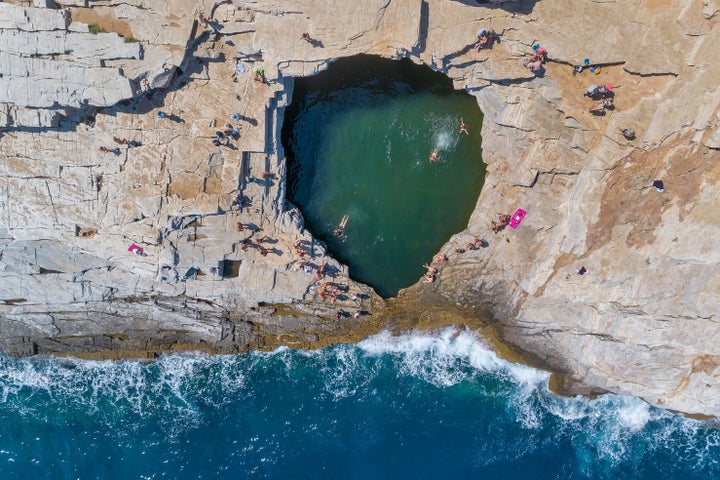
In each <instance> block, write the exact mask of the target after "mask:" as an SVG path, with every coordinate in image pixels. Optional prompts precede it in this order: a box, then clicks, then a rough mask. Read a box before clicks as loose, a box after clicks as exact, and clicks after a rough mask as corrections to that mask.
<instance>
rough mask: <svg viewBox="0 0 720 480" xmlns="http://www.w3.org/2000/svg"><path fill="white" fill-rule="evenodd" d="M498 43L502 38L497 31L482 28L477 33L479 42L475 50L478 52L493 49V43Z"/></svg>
mask: <svg viewBox="0 0 720 480" xmlns="http://www.w3.org/2000/svg"><path fill="white" fill-rule="evenodd" d="M496 41H497V42H499V41H500V36H499V35H498V34H497V33H496V32H495V30H492V29H490V30H488V29H487V28H481V29H480V30H478V32H477V42H475V48H476V49H477V50H478V52H479V51H480V50H482V49H484V48H492V46H493V43H495V42H496Z"/></svg>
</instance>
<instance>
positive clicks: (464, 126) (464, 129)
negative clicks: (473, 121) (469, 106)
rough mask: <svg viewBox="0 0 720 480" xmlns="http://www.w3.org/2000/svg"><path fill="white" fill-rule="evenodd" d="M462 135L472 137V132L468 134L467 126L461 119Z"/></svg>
mask: <svg viewBox="0 0 720 480" xmlns="http://www.w3.org/2000/svg"><path fill="white" fill-rule="evenodd" d="M460 133H464V134H465V135H470V132H468V129H467V125H466V124H465V122H464V121H463V119H462V118H461V119H460Z"/></svg>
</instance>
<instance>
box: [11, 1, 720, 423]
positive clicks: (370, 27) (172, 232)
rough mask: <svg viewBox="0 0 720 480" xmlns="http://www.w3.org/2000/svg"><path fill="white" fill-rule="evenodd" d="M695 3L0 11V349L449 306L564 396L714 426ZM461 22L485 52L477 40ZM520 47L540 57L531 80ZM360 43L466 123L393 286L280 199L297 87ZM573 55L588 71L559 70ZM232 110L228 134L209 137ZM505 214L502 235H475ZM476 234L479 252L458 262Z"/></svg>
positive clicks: (705, 17)
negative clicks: (470, 120)
mask: <svg viewBox="0 0 720 480" xmlns="http://www.w3.org/2000/svg"><path fill="white" fill-rule="evenodd" d="M25 3H27V2H25ZM716 3H717V2H710V1H706V2H704V3H701V2H699V1H698V2H690V3H686V2H681V1H679V0H650V1H648V2H632V1H630V0H618V1H615V2H590V3H585V4H582V5H579V4H577V2H570V1H568V0H558V1H553V2H534V1H527V2H488V3H483V4H478V3H476V2H470V1H451V0H432V1H418V0H382V1H380V0H377V1H376V0H371V1H369V2H345V1H342V2H340V1H338V2H319V1H315V0H305V1H290V2H273V1H263V2H257V3H255V2H253V3H250V2H247V3H246V2H232V1H226V2H216V3H205V2H201V3H199V4H198V3H196V2H191V1H189V0H174V1H170V2H154V1H148V2H144V3H139V2H138V3H137V4H136V5H135V6H133V5H132V4H130V3H127V2H124V3H120V2H113V1H108V2H91V1H89V2H85V1H74V2H73V1H57V2H55V3H52V2H47V4H46V3H45V2H35V4H34V6H30V5H27V4H23V2H13V4H11V3H8V2H5V3H0V19H2V20H0V40H1V41H2V43H3V45H4V47H3V49H2V52H0V74H1V75H0V124H2V125H5V126H6V127H10V128H9V129H6V130H5V131H4V133H3V135H2V137H1V138H0V168H1V170H0V218H1V220H0V301H1V303H0V317H1V318H0V348H3V349H4V350H5V351H7V352H9V353H11V354H22V355H30V354H35V353H56V354H74V355H85V356H88V355H98V356H104V357H113V358H117V357H121V356H145V355H152V354H155V353H159V352H162V351H168V350H181V349H188V348H193V349H204V350H207V351H209V352H228V351H242V350H246V349H250V348H269V347H272V346H274V345H278V344H287V345H291V346H303V347H306V346H322V345H327V344H329V343H331V342H333V341H339V340H354V339H358V338H361V337H362V336H363V335H365V334H367V333H370V332H374V331H377V330H378V329H380V328H383V327H385V326H390V327H392V326H393V325H400V326H403V327H407V326H413V325H415V326H421V327H425V326H432V325H437V324H438V322H453V323H458V322H461V323H465V324H467V325H469V326H470V327H472V328H481V329H482V331H483V332H486V333H488V334H489V336H490V337H492V338H496V339H500V340H501V341H502V342H504V343H505V344H509V345H512V346H515V347H519V348H520V349H522V350H523V351H524V352H527V355H526V357H525V358H526V359H527V360H528V361H534V362H537V363H538V364H539V365H542V366H544V367H547V368H550V369H552V370H554V371H555V372H557V373H558V375H557V377H556V380H557V381H556V385H557V387H558V389H560V390H562V391H564V392H568V393H590V392H602V391H613V392H618V393H626V394H632V395H637V396H640V397H642V398H644V399H646V400H647V401H648V402H650V403H652V404H655V405H659V406H663V407H666V408H670V409H674V410H679V411H683V412H689V413H702V414H707V415H714V416H717V415H718V414H720V408H718V406H717V405H716V404H715V403H714V402H713V399H714V397H715V395H716V393H717V392H718V389H719V388H720V385H719V384H718V375H720V347H718V346H717V345H718V343H717V342H716V341H715V339H716V337H718V335H720V326H719V320H720V318H719V317H718V308H717V306H716V305H717V301H716V298H718V297H719V296H720V277H719V276H718V274H717V270H718V253H716V252H718V251H720V250H719V249H718V248H717V241H716V240H715V238H716V237H717V235H716V233H717V230H718V229H719V228H720V225H719V222H718V220H717V219H716V218H715V216H714V215H713V213H714V212H715V210H716V207H717V203H718V202H717V200H716V198H717V197H718V193H720V192H718V189H719V188H720V187H718V182H717V180H718V178H720V172H719V171H718V170H717V167H716V165H715V162H716V161H717V160H718V152H717V149H718V148H720V134H719V133H718V129H717V123H718V119H719V118H720V107H719V105H720V92H718V85H717V79H718V78H720V71H718V70H720V62H719V61H718V60H719V59H718V58H715V57H717V56H718V55H720V54H718V53H717V50H716V49H714V48H713V46H714V45H715V40H717V39H718V33H717V30H718V29H717V22H718V20H717V13H718V5H717V4H716ZM57 6H61V7H62V9H59V8H55V7H57ZM87 7H90V8H87ZM480 27H486V28H493V29H494V30H495V31H497V32H498V33H499V34H500V38H501V42H500V43H499V44H496V45H495V46H494V47H493V49H491V50H483V51H480V52H478V51H476V50H475V49H474V48H472V43H473V42H474V40H475V35H476V33H475V32H476V31H477V30H478V28H480ZM99 30H104V31H105V32H100V31H99ZM92 32H95V33H92ZM304 32H308V33H309V34H310V36H311V38H313V39H316V43H314V44H313V43H310V42H305V41H303V40H301V35H302V33H304ZM538 42H539V43H540V44H541V45H542V46H543V47H546V48H547V49H548V50H549V53H550V60H549V62H548V63H547V64H546V65H545V70H544V71H543V72H540V73H539V74H535V73H533V72H531V71H530V70H528V69H527V68H526V67H525V66H524V64H523V58H527V57H529V56H530V55H531V54H532V49H531V47H532V46H533V45H534V44H537V43H538ZM359 53H370V54H377V55H382V56H386V57H389V58H401V57H408V58H411V59H413V60H414V61H416V62H418V63H424V64H427V65H429V66H431V67H432V68H434V69H436V70H439V71H442V72H444V73H446V74H447V75H448V76H449V77H450V78H452V79H453V81H454V83H455V85H456V86H457V87H458V88H463V89H466V90H467V91H468V92H470V93H471V94H473V95H474V96H475V97H476V98H477V101H478V104H479V105H480V107H481V109H482V111H483V112H484V114H485V121H484V125H483V151H484V160H485V161H486V162H487V164H488V176H487V179H486V182H485V186H484V188H483V192H482V193H481V195H480V198H479V199H478V202H477V206H476V208H475V211H474V212H473V214H472V217H471V219H470V222H469V225H468V228H467V229H466V230H465V231H463V232H459V233H458V234H457V235H455V236H453V237H452V238H451V239H449V241H448V242H447V244H446V245H445V246H444V247H443V249H442V251H443V252H444V253H446V254H447V255H448V257H449V260H448V262H446V263H443V264H442V265H440V273H439V275H438V281H437V282H435V283H433V284H422V283H419V284H416V285H414V286H412V287H410V288H408V289H406V290H404V291H403V292H401V295H400V296H399V298H398V299H394V300H392V301H390V302H389V303H386V302H385V301H383V300H382V299H380V298H379V297H377V296H376V295H375V294H374V292H373V291H372V290H371V289H370V288H369V287H367V286H364V285H360V284H357V283H355V282H353V281H352V280H351V279H350V278H349V277H348V271H347V268H346V267H344V266H343V265H341V264H339V263H338V262H337V261H335V260H333V259H332V258H330V257H329V256H328V255H327V254H326V252H325V250H324V246H323V245H322V244H320V243H318V242H316V241H315V240H314V239H313V238H312V236H311V235H310V233H308V232H307V231H305V230H304V228H303V223H302V216H301V215H300V213H299V212H298V211H297V210H296V209H294V208H293V207H292V205H290V204H288V203H287V202H286V200H285V185H284V178H285V168H286V167H285V162H284V155H283V151H282V146H281V145H280V142H279V127H280V125H281V124H282V114H283V108H284V106H285V105H287V103H288V102H289V100H290V98H291V95H292V78H293V77H295V76H307V75H312V74H314V73H316V72H317V71H319V70H321V69H324V68H325V67H326V66H327V65H328V63H329V62H331V61H332V60H333V59H335V58H338V57H346V56H350V55H355V54H359ZM585 58H588V59H589V63H590V64H591V65H596V66H599V67H600V68H599V69H598V70H597V73H590V72H589V71H588V69H585V70H583V71H582V72H579V73H578V72H575V73H574V67H575V66H577V65H582V64H583V59H585ZM255 66H260V67H261V68H263V69H264V71H265V74H266V77H267V79H268V83H267V84H262V83H260V82H255V81H253V80H252V69H253V68H254V67H255ZM593 83H594V84H599V85H602V84H613V85H614V86H615V88H614V93H615V97H614V106H615V108H614V109H611V110H607V111H606V112H605V114H604V115H593V114H592V113H591V112H589V111H588V109H589V107H590V106H591V104H592V102H591V100H589V99H587V98H585V97H584V96H583V92H584V91H585V89H586V88H587V87H588V85H590V84H593ZM158 112H163V113H164V116H158ZM236 112H237V113H239V114H240V115H241V117H239V118H240V120H232V119H231V115H232V114H233V113H236ZM226 122H230V123H233V124H234V126H239V127H240V137H239V139H237V140H233V141H232V142H231V144H232V145H231V146H219V147H218V146H215V145H213V144H212V143H211V142H212V139H213V138H214V137H215V132H216V131H217V130H218V129H222V125H223V124H224V123H226ZM624 128H632V129H633V130H634V131H635V134H636V135H635V138H631V139H627V138H625V137H624V136H623V135H622V133H621V132H620V130H621V129H624ZM101 147H102V151H101V150H100V149H101ZM655 179H662V180H663V181H664V183H665V191H664V192H659V191H657V190H656V189H654V188H652V187H651V183H652V182H653V180H655ZM516 208H523V209H525V210H526V211H527V212H528V215H527V217H526V218H525V220H524V221H523V223H522V224H521V225H520V227H519V228H517V229H511V228H505V229H504V230H502V231H500V232H499V233H497V234H493V233H492V232H490V231H489V230H488V224H489V223H490V221H491V220H492V219H494V218H495V217H496V214H497V213H498V212H500V213H512V212H514V210H515V209H516ZM238 224H240V226H238ZM263 237H266V238H264V239H263ZM475 237H484V238H486V239H487V240H489V241H490V246H489V247H488V248H486V249H481V250H474V251H468V252H465V253H461V254H459V253H456V248H459V247H462V246H464V245H465V244H466V243H467V242H468V241H469V240H471V239H473V238H475ZM261 239H263V241H261ZM132 244H135V245H137V246H139V247H142V249H143V250H144V255H137V254H134V253H131V252H129V251H128V247H130V246H131V245H132ZM424 260H426V259H419V262H422V261H424ZM301 263H310V264H312V265H314V266H316V267H319V266H322V265H326V267H325V275H326V276H325V277H324V278H321V280H319V281H318V280H317V279H316V276H315V273H314V272H315V271H316V270H313V273H310V274H308V273H306V272H305V271H304V267H303V266H302V265H301ZM312 265H311V267H312ZM580 266H585V267H586V268H587V269H588V270H589V272H588V273H587V274H586V275H578V274H577V273H576V271H577V269H578V268H579V267H580ZM324 282H330V283H331V284H332V285H326V286H325V287H323V283H324ZM333 285H337V286H338V288H339V291H338V292H336V293H335V294H334V295H333V296H334V298H335V299H336V303H330V302H329V301H323V300H322V297H323V296H327V295H326V294H325V291H330V290H331V289H332V288H333ZM323 288H326V289H328V290H325V291H324V292H321V290H322V289H323ZM353 294H358V295H359V296H360V297H361V300H359V301H357V300H356V301H353V300H352V298H351V297H352V295H353ZM338 310H343V313H347V312H350V311H355V310H363V311H364V312H365V313H366V314H365V315H362V316H361V317H360V318H357V319H355V318H347V319H345V320H341V321H339V322H338V321H337V320H336V318H335V317H336V314H337V311H338ZM343 313H341V316H342V314H343ZM428 319H430V320H428Z"/></svg>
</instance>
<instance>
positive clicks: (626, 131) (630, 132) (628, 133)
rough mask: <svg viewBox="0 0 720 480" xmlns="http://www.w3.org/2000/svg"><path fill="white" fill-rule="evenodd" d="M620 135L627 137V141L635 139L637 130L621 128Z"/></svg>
mask: <svg viewBox="0 0 720 480" xmlns="http://www.w3.org/2000/svg"><path fill="white" fill-rule="evenodd" d="M620 133H622V136H623V137H625V140H634V139H635V130H633V129H632V128H621V129H620Z"/></svg>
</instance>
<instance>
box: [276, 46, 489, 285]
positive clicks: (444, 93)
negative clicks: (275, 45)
mask: <svg viewBox="0 0 720 480" xmlns="http://www.w3.org/2000/svg"><path fill="white" fill-rule="evenodd" d="M461 119H462V120H463V121H464V123H465V124H466V125H467V130H468V132H469V133H468V134H464V133H462V132H461V131H460V123H461ZM481 124H482V113H481V112H480V109H479V107H478V105H477V103H476V101H475V99H474V97H472V96H471V95H469V94H467V93H466V92H462V91H457V90H454V89H453V87H452V82H451V81H450V79H449V78H447V77H446V76H445V75H443V74H441V73H437V72H434V71H432V70H431V69H430V68H428V67H424V66H418V65H415V64H413V63H412V62H411V61H409V60H402V61H392V60H386V59H382V58H380V57H373V56H365V55H364V56H357V57H351V58H346V59H340V60H337V61H336V62H335V63H333V64H332V65H330V67H329V68H328V69H327V70H326V71H324V72H321V73H320V74H318V75H315V76H313V77H309V78H298V79H296V81H295V89H294V93H293V101H292V104H291V105H290V106H289V107H288V108H287V111H286V112H285V120H284V125H283V132H282V142H283V145H284V147H285V153H286V155H287V158H288V170H289V171H288V198H289V200H290V201H291V202H293V203H294V204H296V205H298V206H299V208H300V210H301V211H302V213H303V216H304V217H305V226H306V228H307V229H308V230H309V231H310V232H312V234H313V235H314V236H315V237H316V238H319V239H320V240H322V241H324V242H326V243H327V245H328V249H329V250H330V252H331V253H332V255H333V256H335V257H336V258H337V259H338V260H340V261H342V262H343V263H345V264H347V265H348V266H349V267H350V276H351V277H352V278H354V279H356V280H359V281H361V282H364V283H367V284H369V285H371V286H373V287H374V288H375V289H376V291H377V292H378V293H379V294H380V295H382V296H384V297H390V296H394V295H396V294H397V292H398V291H399V290H400V289H401V288H404V287H407V286H409V285H412V284H413V283H415V282H416V281H417V280H418V279H419V278H420V276H421V275H423V274H424V273H425V269H424V268H423V267H422V264H423V263H424V262H430V261H431V260H432V256H433V255H434V254H435V253H436V252H437V251H438V250H439V249H440V247H441V246H442V245H443V244H444V243H445V242H446V241H447V240H448V239H449V237H450V236H451V235H453V234H455V233H457V232H460V231H462V230H463V229H465V227H466V226H467V223H468V219H469V217H470V214H471V212H472V210H473V208H474V206H475V203H476V201H477V198H478V196H479V194H480V190H481V188H482V185H483V179H484V174H485V164H484V163H483V162H482V159H481V154H482V151H481V138H480V127H481ZM434 150H437V161H435V162H431V161H430V160H429V157H430V156H431V154H432V152H433V151H434ZM344 215H347V216H348V221H347V226H346V228H345V232H344V235H343V236H341V237H338V236H335V235H334V233H333V231H334V230H335V229H336V227H337V226H338V224H339V223H340V222H341V220H342V218H343V216H344Z"/></svg>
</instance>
